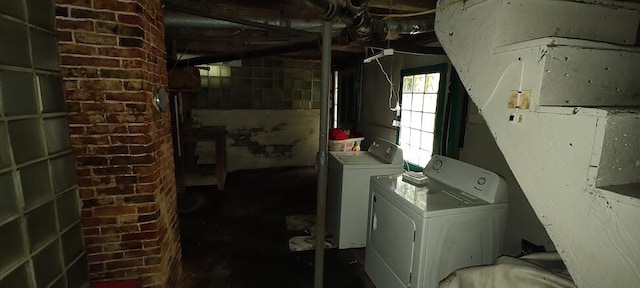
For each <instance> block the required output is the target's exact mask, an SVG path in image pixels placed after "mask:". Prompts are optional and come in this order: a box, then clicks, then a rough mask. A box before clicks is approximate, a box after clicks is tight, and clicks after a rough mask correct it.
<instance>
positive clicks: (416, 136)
mask: <svg viewBox="0 0 640 288" xmlns="http://www.w3.org/2000/svg"><path fill="white" fill-rule="evenodd" d="M409 145H411V146H412V147H416V148H417V147H420V131H419V130H415V129H411V141H410V142H409Z"/></svg>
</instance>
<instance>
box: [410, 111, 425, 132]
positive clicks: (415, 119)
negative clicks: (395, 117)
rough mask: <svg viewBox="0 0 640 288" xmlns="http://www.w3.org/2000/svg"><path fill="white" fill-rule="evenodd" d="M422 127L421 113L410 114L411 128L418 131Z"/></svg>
mask: <svg viewBox="0 0 640 288" xmlns="http://www.w3.org/2000/svg"><path fill="white" fill-rule="evenodd" d="M420 126H422V113H420V112H411V128H414V129H420Z"/></svg>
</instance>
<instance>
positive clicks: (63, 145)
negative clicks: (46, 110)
mask: <svg viewBox="0 0 640 288" xmlns="http://www.w3.org/2000/svg"><path fill="white" fill-rule="evenodd" d="M44 134H45V136H46V139H47V140H46V141H47V148H48V150H49V154H53V153H57V152H61V151H64V150H66V149H69V148H70V147H71V138H69V123H68V122H67V119H66V118H64V117H60V118H50V119H45V120H44Z"/></svg>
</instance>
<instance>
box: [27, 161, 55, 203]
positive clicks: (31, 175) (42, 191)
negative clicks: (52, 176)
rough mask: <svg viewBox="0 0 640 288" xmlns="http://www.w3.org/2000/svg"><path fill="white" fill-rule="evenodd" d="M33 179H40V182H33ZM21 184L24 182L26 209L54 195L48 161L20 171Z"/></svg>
mask: <svg viewBox="0 0 640 288" xmlns="http://www.w3.org/2000/svg"><path fill="white" fill-rule="evenodd" d="M33 179H38V181H33ZM20 182H22V194H23V197H24V206H25V208H26V209H29V208H31V207H32V206H33V205H34V204H37V203H39V202H40V201H43V200H44V199H47V198H48V197H50V196H51V195H52V193H51V184H50V182H49V165H48V163H47V161H42V162H38V163H35V164H31V165H29V166H27V167H24V168H22V169H20Z"/></svg>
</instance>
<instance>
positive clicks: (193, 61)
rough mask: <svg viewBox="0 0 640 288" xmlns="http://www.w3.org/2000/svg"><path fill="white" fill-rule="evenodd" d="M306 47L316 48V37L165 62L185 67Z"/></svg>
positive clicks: (172, 65)
mask: <svg viewBox="0 0 640 288" xmlns="http://www.w3.org/2000/svg"><path fill="white" fill-rule="evenodd" d="M307 49H318V39H317V38H316V39H306V40H302V41H296V42H288V43H286V44H283V45H277V46H269V47H264V48H258V49H254V50H248V51H237V52H230V53H224V54H218V55H205V56H198V57H194V58H189V59H184V60H179V61H176V62H167V67H176V68H177V67H187V66H194V65H202V64H211V63H219V62H227V61H233V60H239V59H249V58H256V57H265V56H272V55H279V54H284V53H289V52H297V51H302V50H307Z"/></svg>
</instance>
